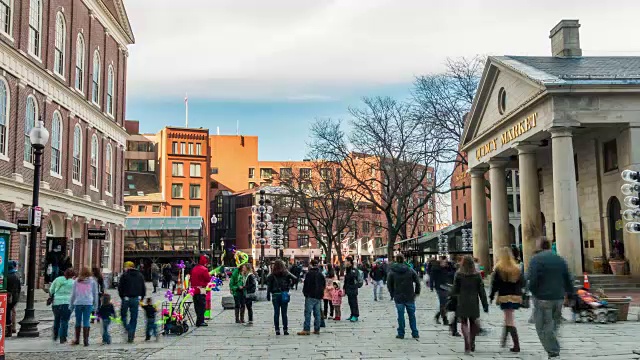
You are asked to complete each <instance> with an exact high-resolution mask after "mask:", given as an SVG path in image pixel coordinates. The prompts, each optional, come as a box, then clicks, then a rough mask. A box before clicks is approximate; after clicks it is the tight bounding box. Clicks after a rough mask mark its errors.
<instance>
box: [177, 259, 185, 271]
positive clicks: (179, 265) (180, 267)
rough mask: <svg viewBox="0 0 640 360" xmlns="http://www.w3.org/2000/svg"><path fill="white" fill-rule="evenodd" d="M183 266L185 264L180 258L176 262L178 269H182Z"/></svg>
mask: <svg viewBox="0 0 640 360" xmlns="http://www.w3.org/2000/svg"><path fill="white" fill-rule="evenodd" d="M185 267H186V265H185V264H184V260H180V262H179V263H178V269H180V270H183V269H184V268H185Z"/></svg>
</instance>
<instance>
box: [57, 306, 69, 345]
mask: <svg viewBox="0 0 640 360" xmlns="http://www.w3.org/2000/svg"><path fill="white" fill-rule="evenodd" d="M70 318H71V310H70V309H69V304H62V305H55V306H53V337H54V338H57V337H59V338H61V339H66V338H67V334H68V332H69V319H70Z"/></svg>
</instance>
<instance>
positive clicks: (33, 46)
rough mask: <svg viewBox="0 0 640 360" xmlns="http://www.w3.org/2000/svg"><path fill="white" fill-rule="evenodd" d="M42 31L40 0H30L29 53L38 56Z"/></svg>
mask: <svg viewBox="0 0 640 360" xmlns="http://www.w3.org/2000/svg"><path fill="white" fill-rule="evenodd" d="M41 33H42V0H30V7H29V53H30V54H31V55H33V56H35V57H37V58H40V43H41V42H42V38H41Z"/></svg>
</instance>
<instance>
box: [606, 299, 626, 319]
mask: <svg viewBox="0 0 640 360" xmlns="http://www.w3.org/2000/svg"><path fill="white" fill-rule="evenodd" d="M606 300H607V303H608V304H609V305H610V306H611V307H613V308H616V309H618V321H627V316H628V315H629V305H631V298H630V297H628V296H627V297H623V298H607V299H606Z"/></svg>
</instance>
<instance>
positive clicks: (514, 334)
mask: <svg viewBox="0 0 640 360" xmlns="http://www.w3.org/2000/svg"><path fill="white" fill-rule="evenodd" d="M509 332H510V333H511V340H513V347H512V348H511V352H514V353H517V352H520V338H519V337H518V329H516V327H515V326H510V330H509Z"/></svg>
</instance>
